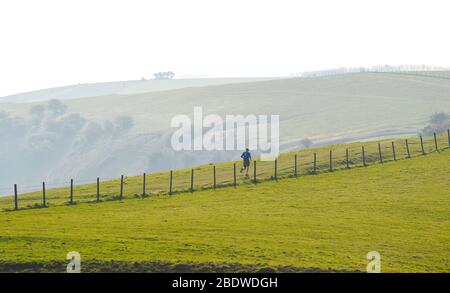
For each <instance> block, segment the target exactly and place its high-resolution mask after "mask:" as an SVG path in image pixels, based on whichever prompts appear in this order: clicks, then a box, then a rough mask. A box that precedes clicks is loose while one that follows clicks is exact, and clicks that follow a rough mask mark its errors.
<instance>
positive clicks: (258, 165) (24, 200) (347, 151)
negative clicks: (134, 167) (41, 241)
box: [0, 130, 450, 211]
mask: <svg viewBox="0 0 450 293" xmlns="http://www.w3.org/2000/svg"><path fill="white" fill-rule="evenodd" d="M449 147H450V130H447V131H446V132H442V133H439V134H433V135H431V136H418V137H412V138H411V137H410V138H407V139H396V140H383V141H368V142H356V143H351V144H349V145H333V146H332V148H331V149H327V148H325V147H322V148H313V149H304V150H299V151H295V152H289V153H284V154H281V155H280V156H279V157H278V158H277V160H275V161H260V160H254V161H252V164H251V165H250V168H249V171H248V176H247V175H246V170H242V163H241V162H228V163H221V164H218V165H213V164H210V165H203V166H199V167H195V168H192V169H180V170H172V171H169V172H165V173H153V174H145V173H144V174H142V175H141V176H132V177H127V176H124V175H122V176H120V177H119V178H111V179H105V178H103V179H101V178H96V180H93V181H94V182H92V180H89V181H88V182H87V183H86V182H83V181H81V180H73V179H69V180H68V181H67V186H64V187H55V183H54V184H52V185H46V183H45V182H42V184H39V185H35V186H31V187H30V186H27V188H28V189H32V190H36V189H39V190H40V191H34V192H28V193H27V188H21V187H20V186H18V185H17V184H14V187H13V190H12V191H13V192H14V193H13V196H3V197H0V208H2V209H3V210H4V211H14V210H19V209H29V208H47V207H49V206H53V205H75V204H77V203H81V202H88V203H100V202H104V201H110V200H122V199H126V198H146V197H149V196H158V195H174V194H177V193H181V192H195V191H198V190H205V189H218V188H223V187H233V186H234V187H237V186H239V185H245V184H257V183H259V182H262V181H267V180H278V179H282V178H288V177H301V176H306V175H314V174H319V173H322V172H334V171H337V170H342V169H348V168H354V167H360V166H362V167H364V166H370V165H374V164H385V163H388V162H393V161H398V160H403V159H408V158H412V157H415V156H422V155H427V154H430V153H433V152H439V151H440V150H443V149H445V148H449ZM56 184H59V183H56Z"/></svg>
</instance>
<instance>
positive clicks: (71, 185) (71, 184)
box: [70, 179, 73, 204]
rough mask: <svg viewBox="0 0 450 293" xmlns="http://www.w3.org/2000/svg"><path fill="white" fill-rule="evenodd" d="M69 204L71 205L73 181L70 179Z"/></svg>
mask: <svg viewBox="0 0 450 293" xmlns="http://www.w3.org/2000/svg"><path fill="white" fill-rule="evenodd" d="M70 204H73V179H70Z"/></svg>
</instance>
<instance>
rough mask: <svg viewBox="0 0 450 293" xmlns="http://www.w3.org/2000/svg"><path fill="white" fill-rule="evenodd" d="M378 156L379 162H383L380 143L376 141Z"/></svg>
mask: <svg viewBox="0 0 450 293" xmlns="http://www.w3.org/2000/svg"><path fill="white" fill-rule="evenodd" d="M378 157H379V158H380V163H381V164H383V154H382V153H381V144H380V143H378Z"/></svg>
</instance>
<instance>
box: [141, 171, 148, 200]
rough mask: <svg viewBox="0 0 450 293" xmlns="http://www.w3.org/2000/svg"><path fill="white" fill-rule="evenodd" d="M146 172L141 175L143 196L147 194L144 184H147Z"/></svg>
mask: <svg viewBox="0 0 450 293" xmlns="http://www.w3.org/2000/svg"><path fill="white" fill-rule="evenodd" d="M146 179H147V174H145V173H144V175H143V177H142V196H145V195H146V194H147V192H146V191H147V190H146V185H147V180H146Z"/></svg>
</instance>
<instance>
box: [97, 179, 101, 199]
mask: <svg viewBox="0 0 450 293" xmlns="http://www.w3.org/2000/svg"><path fill="white" fill-rule="evenodd" d="M99 201H100V178H99V177H97V202H99Z"/></svg>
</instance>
